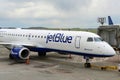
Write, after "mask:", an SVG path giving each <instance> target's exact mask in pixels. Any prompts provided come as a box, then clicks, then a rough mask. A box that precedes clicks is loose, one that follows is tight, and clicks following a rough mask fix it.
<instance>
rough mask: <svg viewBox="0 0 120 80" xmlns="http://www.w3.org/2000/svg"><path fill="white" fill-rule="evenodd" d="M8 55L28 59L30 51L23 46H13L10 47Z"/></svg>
mask: <svg viewBox="0 0 120 80" xmlns="http://www.w3.org/2000/svg"><path fill="white" fill-rule="evenodd" d="M10 55H11V57H12V58H14V59H28V58H29V55H30V51H29V49H27V48H25V47H14V48H12V49H11V53H10Z"/></svg>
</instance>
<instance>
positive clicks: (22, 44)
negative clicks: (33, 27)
mask: <svg viewBox="0 0 120 80" xmlns="http://www.w3.org/2000/svg"><path fill="white" fill-rule="evenodd" d="M0 45H3V46H5V47H8V46H9V47H10V48H12V47H13V46H27V47H40V48H43V46H42V45H41V44H38V43H23V42H22V43H21V42H0Z"/></svg>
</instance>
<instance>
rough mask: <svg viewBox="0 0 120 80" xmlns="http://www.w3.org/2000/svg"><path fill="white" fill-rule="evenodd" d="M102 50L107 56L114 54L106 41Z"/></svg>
mask: <svg viewBox="0 0 120 80" xmlns="http://www.w3.org/2000/svg"><path fill="white" fill-rule="evenodd" d="M103 52H104V55H106V56H108V57H111V56H114V55H115V54H116V52H115V50H114V49H113V48H112V47H111V46H110V45H109V44H108V43H106V44H105V45H104V51H103Z"/></svg>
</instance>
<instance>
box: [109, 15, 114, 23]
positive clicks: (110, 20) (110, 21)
mask: <svg viewBox="0 0 120 80" xmlns="http://www.w3.org/2000/svg"><path fill="white" fill-rule="evenodd" d="M108 24H109V25H114V24H113V21H112V19H111V17H110V16H108Z"/></svg>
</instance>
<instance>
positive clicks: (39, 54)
mask: <svg viewBox="0 0 120 80" xmlns="http://www.w3.org/2000/svg"><path fill="white" fill-rule="evenodd" d="M38 56H40V57H41V56H46V52H38Z"/></svg>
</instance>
